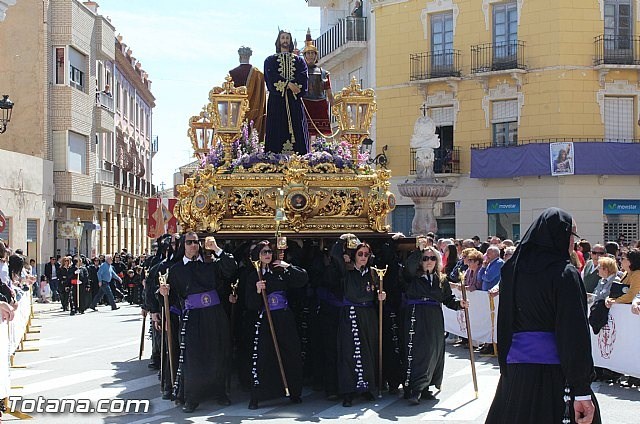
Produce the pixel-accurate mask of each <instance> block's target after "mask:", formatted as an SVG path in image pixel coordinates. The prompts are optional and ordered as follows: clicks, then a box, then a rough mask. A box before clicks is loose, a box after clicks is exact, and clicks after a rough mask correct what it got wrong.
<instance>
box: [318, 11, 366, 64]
mask: <svg viewBox="0 0 640 424" xmlns="http://www.w3.org/2000/svg"><path fill="white" fill-rule="evenodd" d="M349 41H367V18H355V17H353V16H348V17H346V18H343V19H339V20H338V23H337V24H336V25H334V26H333V27H331V28H329V30H327V32H325V33H324V34H322V35H321V36H320V37H318V38H317V39H316V47H317V48H318V52H319V54H320V57H321V58H322V57H325V56H326V55H328V54H329V53H331V52H333V51H335V50H336V49H338V48H339V47H341V46H343V45H345V44H346V43H348V42H349Z"/></svg>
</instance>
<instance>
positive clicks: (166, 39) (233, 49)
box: [98, 0, 320, 189]
mask: <svg viewBox="0 0 640 424" xmlns="http://www.w3.org/2000/svg"><path fill="white" fill-rule="evenodd" d="M98 4H99V5H100V8H99V10H98V13H99V14H101V15H103V16H107V17H109V18H110V19H111V23H112V24H113V25H114V26H115V28H116V35H118V34H120V35H122V37H123V39H122V42H123V43H125V44H127V46H128V47H129V48H130V49H131V50H132V51H133V53H132V54H133V56H134V57H135V58H136V59H138V60H139V61H140V62H141V63H142V69H144V70H145V71H146V72H147V73H148V74H149V79H150V80H151V81H152V86H151V91H152V93H153V95H154V96H155V98H156V107H155V108H154V110H153V124H152V125H153V135H154V136H157V137H158V141H159V149H158V150H159V151H158V153H157V154H156V155H155V157H154V159H153V183H154V184H156V185H157V186H158V187H159V188H161V184H162V183H164V188H165V189H166V188H168V187H170V186H172V185H173V173H174V172H176V171H177V169H178V167H180V166H182V165H185V164H187V163H189V162H191V161H193V160H194V159H195V158H194V157H193V149H192V147H191V142H190V140H189V138H188V137H187V129H188V127H189V125H188V121H189V118H190V117H191V116H193V115H197V114H198V113H200V110H201V109H202V106H204V105H205V104H206V103H207V101H208V100H207V99H208V94H209V90H211V89H212V88H213V87H216V86H221V85H222V83H223V82H224V78H225V76H226V75H227V73H228V71H229V70H230V69H233V68H235V67H236V66H237V65H238V64H239V62H238V48H239V47H240V46H248V47H251V49H252V50H253V56H252V57H251V64H253V65H254V66H256V67H258V68H259V69H262V68H263V63H264V59H265V58H266V57H267V56H269V55H271V54H273V53H275V41H276V38H277V36H278V28H279V27H280V28H282V29H287V30H289V31H291V32H292V33H293V37H294V38H296V39H297V41H298V47H299V48H300V49H302V47H303V46H304V38H305V34H306V32H307V28H310V29H311V34H312V36H313V38H314V39H315V38H317V37H318V36H319V35H320V34H319V32H320V8H317V7H309V6H308V5H307V2H306V1H305V0H268V1H265V0H235V1H228V0H184V1H182V2H176V1H175V0H171V1H170V0H102V1H100V0H98Z"/></svg>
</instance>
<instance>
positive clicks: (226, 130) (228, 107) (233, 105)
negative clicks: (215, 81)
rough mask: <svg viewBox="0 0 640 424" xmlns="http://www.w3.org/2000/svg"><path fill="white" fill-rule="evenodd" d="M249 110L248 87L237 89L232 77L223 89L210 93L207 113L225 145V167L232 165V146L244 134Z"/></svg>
mask: <svg viewBox="0 0 640 424" xmlns="http://www.w3.org/2000/svg"><path fill="white" fill-rule="evenodd" d="M248 110H249V97H248V96H247V87H235V86H234V84H233V79H232V78H231V76H230V75H227V77H226V78H225V82H224V83H223V84H222V87H214V88H213V89H212V90H211V91H210V92H209V104H208V105H207V112H209V116H210V118H211V121H212V123H213V127H214V128H215V133H214V135H215V137H217V138H219V139H220V140H221V141H222V143H223V144H224V166H225V167H228V166H229V164H230V163H231V145H232V144H233V142H234V141H236V140H237V139H238V138H240V136H241V134H242V123H243V121H244V115H245V114H246V113H247V111H248Z"/></svg>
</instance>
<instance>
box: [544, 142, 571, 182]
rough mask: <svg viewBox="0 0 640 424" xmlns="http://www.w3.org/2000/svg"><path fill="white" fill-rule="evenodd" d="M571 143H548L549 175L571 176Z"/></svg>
mask: <svg viewBox="0 0 640 424" xmlns="http://www.w3.org/2000/svg"><path fill="white" fill-rule="evenodd" d="M573 151H574V150H573V142H563V143H550V144H549V158H550V160H551V175H573V172H574V169H575V168H574V163H573Z"/></svg>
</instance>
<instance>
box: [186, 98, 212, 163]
mask: <svg viewBox="0 0 640 424" xmlns="http://www.w3.org/2000/svg"><path fill="white" fill-rule="evenodd" d="M213 133H214V128H213V122H211V120H210V119H209V112H207V107H206V106H204V107H203V108H202V111H201V112H200V114H199V115H196V116H192V117H191V118H190V119H189V130H188V131H187V135H188V136H189V138H190V139H191V145H192V146H193V151H194V156H203V155H206V154H207V153H209V150H210V149H211V147H213V142H214V140H213Z"/></svg>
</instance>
